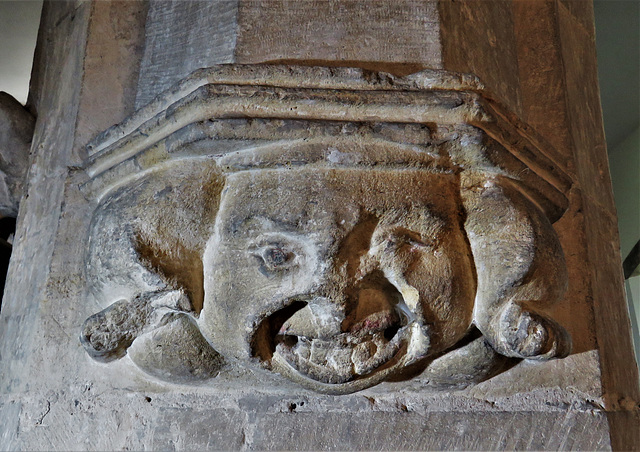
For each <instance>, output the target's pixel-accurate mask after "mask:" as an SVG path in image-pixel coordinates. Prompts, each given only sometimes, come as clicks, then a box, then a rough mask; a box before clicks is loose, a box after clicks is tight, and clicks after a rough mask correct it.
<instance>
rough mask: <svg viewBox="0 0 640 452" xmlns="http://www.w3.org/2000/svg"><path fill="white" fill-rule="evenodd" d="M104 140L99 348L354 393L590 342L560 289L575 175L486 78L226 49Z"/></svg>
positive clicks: (99, 160)
mask: <svg viewBox="0 0 640 452" xmlns="http://www.w3.org/2000/svg"><path fill="white" fill-rule="evenodd" d="M87 149H88V152H89V157H88V159H87V161H86V164H85V170H86V172H87V174H88V181H87V182H86V183H85V184H84V185H83V187H82V190H83V192H84V193H85V195H86V196H87V198H88V199H90V200H92V201H93V202H95V204H96V209H95V213H94V217H93V222H92V229H91V235H90V241H89V245H88V251H87V274H86V277H87V287H88V290H87V296H88V297H91V298H92V299H93V300H94V301H96V302H97V303H98V304H99V305H100V306H102V308H103V310H102V311H100V312H99V313H97V314H94V315H92V316H91V317H89V318H88V319H87V321H86V322H85V325H84V327H83V331H82V333H81V340H82V343H83V345H84V346H85V348H86V350H87V352H88V353H89V354H90V355H91V356H92V357H94V358H95V359H97V360H99V361H106V362H109V361H112V360H115V359H120V358H122V357H124V356H125V355H127V356H128V357H129V359H131V361H132V362H133V363H135V364H136V365H137V366H138V367H139V368H140V369H142V370H143V371H145V372H147V373H148V374H150V375H152V376H154V377H156V378H159V379H162V380H165V381H169V382H177V383H181V382H195V381H200V382H201V381H208V382H210V384H212V385H215V377H216V376H217V375H218V374H219V373H220V372H227V371H228V370H229V369H232V368H233V369H237V368H243V367H245V366H248V367H250V368H253V369H257V370H258V371H260V372H274V371H275V372H277V373H278V374H280V375H282V376H284V377H286V378H288V379H290V380H292V381H295V382H297V383H299V384H301V385H302V386H304V387H307V388H309V389H311V390H314V391H318V392H324V393H332V394H344V393H349V392H354V391H358V390H362V389H366V388H368V387H371V386H374V385H376V384H378V383H381V382H383V381H385V380H389V379H394V380H398V379H408V378H419V379H420V381H422V382H424V383H425V384H433V385H444V386H449V387H450V386H454V385H460V384H470V383H474V382H478V381H482V380H484V379H487V378H490V377H491V376H492V375H494V374H495V373H497V372H500V371H501V370H502V369H503V368H505V366H507V365H508V363H509V360H512V359H531V360H546V359H551V358H561V357H564V356H566V355H568V354H569V353H570V350H571V340H570V337H569V335H568V334H567V332H566V331H565V329H564V328H563V327H562V326H560V325H559V324H558V323H557V322H556V321H555V320H554V319H553V318H551V317H550V315H549V314H548V312H547V308H548V307H549V306H551V305H552V304H554V303H558V302H562V298H563V296H564V293H565V291H566V285H567V270H566V265H565V262H564V256H563V253H562V249H561V246H560V244H559V241H558V238H557V236H556V234H555V232H554V230H553V227H552V223H553V222H555V221H556V220H557V219H558V218H560V216H561V215H562V214H563V213H564V211H565V210H566V208H567V205H568V201H567V197H566V194H567V193H568V190H569V188H570V187H571V184H572V182H571V178H570V177H569V176H568V175H567V174H566V173H565V172H564V171H563V170H562V166H561V165H560V164H558V155H557V152H556V151H555V150H554V149H553V148H552V147H551V146H549V145H548V144H547V143H546V142H545V140H544V139H543V138H541V137H540V136H538V135H537V134H536V133H535V131H533V130H532V129H531V128H530V127H528V126H527V125H526V124H524V123H523V122H521V121H520V120H519V119H518V118H517V117H516V116H514V115H513V114H511V113H510V112H508V111H506V110H505V109H504V108H503V107H502V106H501V104H500V103H499V102H498V101H497V100H496V99H495V98H493V97H492V96H491V94H490V93H488V92H487V91H486V90H485V88H484V87H483V85H482V84H481V83H480V82H479V81H478V80H477V79H476V78H475V77H472V76H469V75H464V74H456V73H450V72H445V71H423V72H419V73H416V74H413V75H410V76H407V77H402V78H398V77H394V76H392V75H389V74H385V73H374V72H369V71H364V70H360V69H349V68H322V67H295V66H270V65H253V66H242V65H221V66H216V67H212V68H208V69H202V70H199V71H196V72H195V73H193V74H192V75H191V76H190V77H188V78H187V79H185V80H184V81H182V82H181V83H179V84H178V85H176V86H175V87H174V88H173V89H171V90H169V91H168V92H166V93H164V94H163V95H161V96H159V97H158V98H157V99H155V100H154V101H153V102H151V103H150V104H149V105H147V106H146V107H144V108H142V109H141V110H139V111H138V112H136V113H135V114H134V115H132V116H131V117H130V118H128V119H126V120H125V121H123V122H122V123H121V124H119V125H117V126H114V127H112V128H111V129H109V130H106V131H105V132H103V133H102V134H101V135H99V136H98V137H97V138H96V139H95V140H93V141H92V142H91V143H90V144H89V145H88V147H87ZM416 375H418V377H416Z"/></svg>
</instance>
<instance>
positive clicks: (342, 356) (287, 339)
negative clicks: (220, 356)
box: [254, 300, 429, 395]
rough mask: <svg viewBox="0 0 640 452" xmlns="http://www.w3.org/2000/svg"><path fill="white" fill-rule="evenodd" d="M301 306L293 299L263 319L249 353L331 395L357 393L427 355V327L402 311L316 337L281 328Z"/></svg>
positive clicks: (301, 303) (279, 370)
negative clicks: (365, 324) (372, 323)
mask: <svg viewBox="0 0 640 452" xmlns="http://www.w3.org/2000/svg"><path fill="white" fill-rule="evenodd" d="M305 306H306V302H304V301H299V300H296V301H293V302H292V303H290V304H289V305H288V306H287V307H285V308H283V309H281V310H279V311H276V312H275V313H273V314H271V315H270V316H268V317H266V318H265V319H263V320H262V321H261V322H260V324H258V327H257V328H256V334H255V335H254V344H257V343H262V344H263V347H262V349H261V350H258V349H256V348H255V347H254V354H255V355H257V357H258V358H259V359H260V360H261V361H262V362H263V364H264V365H266V366H267V367H270V368H271V370H273V371H276V372H278V373H280V374H281V375H283V376H285V377H287V378H288V379H290V380H292V381H295V382H297V383H298V384H300V385H301V386H304V387H306V388H308V389H312V390H314V391H320V392H323V393H327V394H335V395H339V394H349V393H352V392H357V391H361V390H363V389H366V388H369V387H371V386H374V385H376V384H378V383H380V382H381V381H383V380H384V379H385V378H387V377H388V376H390V375H392V374H395V373H397V372H398V371H399V370H400V369H402V368H403V367H405V366H407V365H409V364H412V363H414V362H415V361H417V360H418V359H421V358H424V357H425V356H427V355H428V353H429V339H428V333H427V329H426V328H425V327H424V326H422V325H420V324H419V323H418V322H417V321H416V320H415V319H407V318H406V316H403V315H402V313H398V314H399V315H395V316H393V318H392V319H386V320H384V321H382V322H376V324H375V325H374V326H367V327H364V328H363V325H360V324H358V325H353V326H352V328H350V331H346V332H340V333H337V334H332V335H323V336H322V337H311V336H310V335H298V334H295V331H285V330H284V328H283V327H282V325H284V324H286V322H287V320H288V319H289V318H291V317H292V316H293V315H294V314H295V313H297V312H298V311H300V310H301V309H302V308H304V307H305ZM267 336H270V337H267ZM265 343H266V344H268V345H267V346H266V347H264V344H265Z"/></svg>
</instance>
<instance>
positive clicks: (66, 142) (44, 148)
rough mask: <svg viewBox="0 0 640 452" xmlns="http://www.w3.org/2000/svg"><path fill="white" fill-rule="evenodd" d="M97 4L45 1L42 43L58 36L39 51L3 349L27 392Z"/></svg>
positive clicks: (6, 380)
mask: <svg viewBox="0 0 640 452" xmlns="http://www.w3.org/2000/svg"><path fill="white" fill-rule="evenodd" d="M90 8H91V5H90V4H88V3H83V4H78V3H74V2H70V3H60V4H58V5H55V6H54V5H47V6H46V7H45V8H44V10H43V21H42V22H43V26H42V27H41V29H40V33H39V37H38V39H39V42H40V43H41V44H40V46H43V45H44V43H45V42H51V43H54V44H53V45H52V47H51V49H50V51H49V52H43V53H40V54H39V56H40V58H41V60H40V61H37V62H36V63H35V64H36V66H38V67H40V68H41V69H40V70H41V71H43V72H41V73H40V75H39V79H38V82H39V83H40V86H39V88H38V91H37V92H38V93H39V95H40V97H38V98H37V99H36V100H35V102H34V104H35V105H36V106H37V111H38V114H41V115H43V117H46V118H47V120H46V121H45V120H41V121H39V122H37V123H36V128H35V132H34V137H33V144H32V150H33V152H32V156H31V161H30V170H29V173H28V175H27V180H28V182H27V198H26V199H25V200H24V202H23V208H22V209H21V210H20V214H19V216H18V222H17V229H16V238H15V242H14V243H15V246H14V250H13V255H12V258H11V263H10V266H9V273H8V275H7V285H6V289H5V295H4V298H3V302H2V323H1V327H0V347H1V348H0V356H1V357H2V373H1V374H0V381H1V387H2V388H3V390H4V391H7V390H10V391H22V390H24V388H25V387H26V386H27V385H28V382H27V381H25V380H24V379H21V378H20V377H19V376H20V375H27V374H28V373H29V371H28V370H27V369H29V366H30V365H33V362H32V361H31V358H32V356H31V354H32V352H33V348H32V346H33V343H32V340H33V339H34V337H35V336H36V335H37V333H36V331H37V327H36V322H37V321H38V319H41V313H40V309H41V308H42V304H43V303H46V294H45V287H46V284H47V279H48V277H49V270H50V262H51V256H52V254H53V250H54V244H55V241H56V233H57V230H58V221H59V217H60V209H61V206H62V200H63V195H64V182H65V179H66V177H67V164H68V160H69V155H70V152H71V147H72V145H73V137H74V130H75V121H76V112H77V106H78V99H79V91H80V85H79V83H78V79H77V74H79V73H81V71H82V58H83V56H84V45H85V41H86V27H87V21H88V16H89V10H90Z"/></svg>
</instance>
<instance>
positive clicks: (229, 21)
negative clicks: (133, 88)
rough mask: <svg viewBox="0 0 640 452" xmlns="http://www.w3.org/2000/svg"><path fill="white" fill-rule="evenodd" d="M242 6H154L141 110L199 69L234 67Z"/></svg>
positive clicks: (172, 2) (234, 0)
mask: <svg viewBox="0 0 640 452" xmlns="http://www.w3.org/2000/svg"><path fill="white" fill-rule="evenodd" d="M237 21H238V0H216V1H201V0H196V1H188V2H185V1H181V0H157V1H152V2H149V13H148V17H147V21H146V39H145V50H144V56H143V58H142V61H141V63H140V67H141V70H140V78H139V81H138V92H137V95H136V96H135V99H136V108H140V107H142V106H144V105H146V104H147V103H149V102H150V101H151V100H152V99H153V98H154V97H155V96H157V95H158V94H160V93H161V92H163V91H164V90H166V89H167V88H169V87H170V86H171V85H173V84H174V83H177V82H179V81H180V80H182V79H183V78H184V77H185V76H187V75H188V74H190V73H191V72H193V71H194V70H196V69H198V68H203V67H209V66H213V65H215V64H221V63H233V62H234V61H235V58H234V52H235V49H236V35H237V33H238V27H237Z"/></svg>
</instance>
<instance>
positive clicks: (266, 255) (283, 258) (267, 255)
mask: <svg viewBox="0 0 640 452" xmlns="http://www.w3.org/2000/svg"><path fill="white" fill-rule="evenodd" d="M255 255H256V256H257V257H259V258H260V259H261V260H262V265H263V267H264V269H265V270H267V271H269V272H276V271H282V270H288V269H289V268H291V267H292V265H293V261H294V260H295V254H294V253H292V252H291V251H289V250H287V249H286V248H284V247H282V246H278V245H270V246H265V247H263V248H261V249H259V250H258V252H257V253H255Z"/></svg>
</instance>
